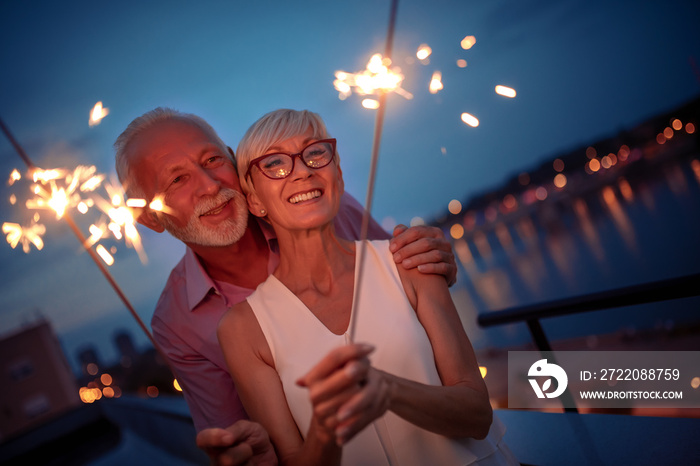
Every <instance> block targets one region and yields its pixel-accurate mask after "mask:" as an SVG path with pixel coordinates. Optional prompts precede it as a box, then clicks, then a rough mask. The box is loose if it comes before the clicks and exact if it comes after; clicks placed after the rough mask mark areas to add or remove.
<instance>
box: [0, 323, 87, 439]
mask: <svg viewBox="0 0 700 466" xmlns="http://www.w3.org/2000/svg"><path fill="white" fill-rule="evenodd" d="M0 387H2V388H1V389H0V441H3V440H4V439H6V438H8V437H11V436H13V435H15V434H18V433H21V432H22V431H24V430H27V429H29V428H31V427H34V426H36V425H39V424H42V423H44V422H46V421H47V420H49V419H51V418H54V417H56V416H58V415H60V414H62V413H64V412H66V411H68V410H70V409H72V408H74V407H76V406H78V405H80V398H79V396H78V386H77V383H76V381H75V377H74V375H73V372H72V371H71V368H70V366H69V365H68V361H67V360H66V358H65V356H64V354H63V350H62V348H61V346H60V344H59V342H58V338H57V337H56V334H55V333H54V331H53V329H52V327H51V325H50V324H49V323H48V322H47V321H46V320H41V321H39V322H37V323H35V324H32V325H31V326H29V327H25V328H23V329H21V330H19V331H17V332H15V333H13V334H10V335H7V336H4V337H2V338H0Z"/></svg>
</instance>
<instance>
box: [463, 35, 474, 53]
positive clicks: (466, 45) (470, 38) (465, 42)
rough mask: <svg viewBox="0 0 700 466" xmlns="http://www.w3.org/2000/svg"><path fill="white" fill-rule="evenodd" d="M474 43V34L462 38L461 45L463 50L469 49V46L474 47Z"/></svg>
mask: <svg viewBox="0 0 700 466" xmlns="http://www.w3.org/2000/svg"><path fill="white" fill-rule="evenodd" d="M474 44H476V37H474V36H467V37H465V38H464V39H462V42H461V44H460V45H461V46H462V48H463V49H464V50H469V49H470V48H472V47H474Z"/></svg>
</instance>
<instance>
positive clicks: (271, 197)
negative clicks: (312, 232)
mask: <svg viewBox="0 0 700 466" xmlns="http://www.w3.org/2000/svg"><path fill="white" fill-rule="evenodd" d="M317 140H318V138H316V137H314V135H313V132H312V130H311V128H309V129H308V130H307V131H306V132H304V133H303V134H299V135H296V136H293V137H291V138H289V139H285V140H283V141H279V142H277V143H275V144H273V145H272V146H270V148H269V149H268V150H267V151H266V152H265V154H272V153H279V152H282V153H286V154H298V153H300V152H301V151H302V150H303V149H304V148H306V147H307V146H308V145H309V144H311V143H313V142H315V141H317ZM262 155H264V154H262ZM250 176H251V179H252V181H253V186H254V189H253V191H251V193H249V194H248V206H249V208H250V211H251V212H252V213H253V215H257V216H259V217H267V218H268V219H269V221H270V223H272V225H273V226H275V227H280V228H283V229H286V230H299V229H309V228H315V227H320V226H322V225H324V224H326V223H328V222H330V221H331V220H332V219H333V217H335V214H336V213H337V212H338V207H339V205H340V198H341V196H342V194H343V190H344V183H343V174H342V171H341V169H340V166H338V162H337V159H336V158H335V157H334V159H333V161H331V163H329V164H328V165H326V166H325V167H322V168H310V167H308V166H306V165H305V164H304V163H302V161H301V160H295V162H294V169H293V171H292V172H291V173H290V174H289V176H287V177H286V178H281V179H270V178H268V177H267V176H265V175H264V174H263V173H261V172H260V170H259V169H258V168H257V167H254V168H253V169H252V170H251V172H250ZM263 210H264V211H265V213H264V214H262V213H261V211H263Z"/></svg>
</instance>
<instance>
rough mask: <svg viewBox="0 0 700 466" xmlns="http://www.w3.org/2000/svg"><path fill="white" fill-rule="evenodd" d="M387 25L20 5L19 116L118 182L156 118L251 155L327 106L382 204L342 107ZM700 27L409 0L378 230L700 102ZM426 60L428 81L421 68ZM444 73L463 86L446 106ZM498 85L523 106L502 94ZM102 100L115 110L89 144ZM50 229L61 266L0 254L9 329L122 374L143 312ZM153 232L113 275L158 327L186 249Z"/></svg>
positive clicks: (13, 48)
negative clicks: (432, 86) (123, 154)
mask: <svg viewBox="0 0 700 466" xmlns="http://www.w3.org/2000/svg"><path fill="white" fill-rule="evenodd" d="M388 14H389V2H388V1H374V0H373V1H370V0H358V1H354V2H342V3H341V2H328V1H298V2H285V1H272V0H263V1H256V2H223V1H222V2H215V1H205V2H197V3H195V2H184V1H168V2H164V1H160V2H156V1H154V2H129V1H126V2H88V1H72V2H40V1H25V2H3V3H2V5H0V42H1V43H2V44H3V47H2V48H1V49H0V63H2V69H3V71H2V73H1V74H0V83H1V86H0V117H1V118H2V119H3V120H4V121H5V123H6V124H7V125H8V126H9V127H10V128H11V129H12V131H13V132H14V134H15V137H16V138H17V139H18V140H19V141H20V143H21V144H22V145H23V146H24V148H25V150H26V151H27V153H28V154H29V156H30V157H31V158H32V159H33V160H34V162H35V163H36V164H37V165H39V166H42V167H44V168H53V167H65V168H71V169H72V168H74V167H75V166H77V165H79V164H93V165H96V166H97V168H98V171H100V172H102V173H105V174H108V175H111V174H113V172H114V169H113V150H112V143H113V141H114V139H115V138H116V137H117V136H118V134H119V133H120V132H121V131H122V130H123V129H124V127H125V126H126V125H127V124H128V122H129V121H131V119H133V118H134V117H136V116H138V115H140V114H142V113H143V112H145V111H147V110H150V109H152V108H154V107H156V106H171V107H174V108H177V109H179V110H183V111H188V112H193V113H197V114H199V115H201V116H202V117H204V118H205V119H207V120H208V121H209V122H210V123H211V124H212V125H213V126H214V128H215V129H216V130H217V131H218V132H219V133H220V134H221V136H222V138H223V139H224V140H225V141H226V142H227V143H229V144H230V145H231V146H232V147H234V148H235V146H236V144H237V142H238V139H239V138H240V136H241V135H242V134H243V133H244V132H245V130H246V129H247V127H248V126H249V125H250V124H251V123H252V122H253V121H254V120H255V119H257V118H258V117H259V116H261V115H262V114H264V113H266V112H268V111H270V110H273V109H275V108H279V107H291V108H298V109H301V108H308V109H311V110H314V111H317V112H319V113H320V114H321V115H322V116H323V117H324V119H325V120H326V122H327V125H328V127H329V130H330V131H331V133H332V134H333V135H334V136H335V137H336V138H337V139H338V148H339V151H340V153H341V156H342V165H343V171H344V175H345V179H346V187H347V189H348V190H349V191H350V192H351V193H352V194H354V195H355V196H356V197H357V198H358V199H359V200H360V201H361V202H363V201H364V198H365V190H366V175H367V170H368V167H369V159H370V153H371V146H372V135H373V127H374V117H375V113H374V112H373V111H370V110H366V109H364V108H362V107H361V105H360V98H359V97H358V96H356V95H353V96H351V97H350V98H349V99H347V100H345V101H341V100H340V99H338V93H337V92H336V91H335V90H334V88H333V85H332V82H333V78H334V73H335V71H336V70H345V71H350V72H355V71H360V70H362V69H364V67H365V65H366V63H367V61H368V60H369V58H370V57H371V55H372V54H373V53H376V52H381V51H383V49H384V42H385V39H386V26H387V21H388ZM699 19H700V4H698V2H697V1H691V0H686V1H681V0H670V1H668V0H665V1H661V0H652V1H648V2H633V1H580V0H567V1H548V0H539V1H534V0H524V1H511V0H498V1H488V2H486V1H483V2H475V1H442V0H437V1H432V2H427V1H416V0H412V1H409V0H404V1H400V2H399V9H398V17H397V24H396V35H395V40H394V54H393V58H394V64H395V65H397V66H400V67H401V70H402V72H403V74H404V75H405V81H404V84H403V87H404V88H405V89H406V90H408V91H410V92H411V93H412V94H413V95H414V98H413V99H412V100H406V99H404V98H402V97H400V96H396V95H392V96H390V98H389V101H388V107H387V116H386V121H385V125H384V137H383V140H382V146H381V153H380V162H379V172H378V178H377V187H376V191H375V200H374V204H373V214H374V216H375V217H376V218H377V219H379V220H380V221H383V220H386V221H387V223H391V222H392V221H398V222H403V223H407V222H409V221H410V220H411V219H412V218H413V217H415V216H420V217H424V218H426V219H429V218H431V217H433V216H435V215H437V214H438V213H439V212H441V211H443V210H444V209H445V208H446V206H447V203H448V202H449V201H450V200H452V199H455V198H456V199H460V200H463V201H464V200H467V199H468V198H469V197H471V196H473V195H476V194H478V193H479V192H483V191H484V190H488V189H489V188H491V187H494V186H497V185H498V184H499V183H501V182H502V181H503V180H505V179H507V178H509V177H510V176H512V175H513V174H516V173H518V172H520V171H524V170H527V169H529V168H533V167H535V166H537V165H538V164H539V162H541V161H542V160H545V159H548V158H551V157H552V156H554V155H556V154H557V153H558V152H560V151H565V150H568V149H571V148H574V147H577V146H579V145H581V144H585V143H587V142H593V141H595V140H597V139H599V138H601V137H605V136H608V135H610V134H613V133H615V132H616V131H618V130H620V129H623V128H625V127H627V126H631V125H633V124H635V123H637V122H639V121H642V120H644V119H645V118H647V117H649V116H652V115H654V114H656V113H659V112H662V111H665V110H669V109H671V108H673V107H675V106H677V105H679V104H682V103H684V102H686V101H687V100H689V99H690V98H692V97H694V96H696V95H698V93H700V30H699V29H698V28H697V21H698V20H699ZM466 35H474V36H475V37H476V40H477V42H476V44H475V46H474V47H473V48H472V49H470V50H463V49H462V48H461V47H460V41H461V39H462V38H464V37H465V36H466ZM423 43H425V44H428V45H429V46H430V47H431V48H432V50H433V54H432V56H431V57H430V63H429V64H422V63H420V62H419V61H418V60H416V59H415V52H416V49H417V48H418V46H419V45H420V44H423ZM458 59H465V60H466V61H467V63H468V65H467V67H466V68H459V67H458V66H457V65H456V61H457V60H458ZM693 60H694V63H695V65H694V67H693V64H692V63H693ZM434 71H441V72H442V82H443V84H444V89H443V90H442V91H441V92H439V93H438V94H436V95H432V94H430V93H429V92H428V83H429V81H430V77H431V75H432V74H433V72H434ZM497 84H503V85H507V86H510V87H513V88H514V89H516V90H517V92H518V95H517V97H516V98H515V99H506V98H503V97H501V96H498V95H496V94H495V93H494V86H495V85H497ZM97 101H102V102H103V103H104V106H105V107H107V108H109V111H110V113H109V115H108V116H107V117H106V118H105V119H104V120H103V122H102V123H101V124H100V125H99V126H95V127H92V128H90V127H89V126H88V113H89V111H90V109H91V108H92V106H93V105H94V104H95V102H97ZM462 112H469V113H471V114H473V115H475V116H477V117H478V118H479V120H480V122H481V124H480V126H479V127H477V128H471V127H469V126H466V125H465V124H464V123H462V122H461V120H460V114H461V113H462ZM13 168H19V169H23V168H24V167H23V166H22V163H21V161H20V159H19V158H18V157H17V156H16V155H15V153H14V151H13V149H12V147H11V145H10V144H9V142H8V141H7V140H6V139H5V138H4V137H0V175H1V176H3V177H7V176H9V174H10V172H11V171H12V169H13ZM11 194H15V195H16V196H17V197H18V198H20V197H22V196H24V194H23V193H22V192H19V191H18V189H17V186H12V187H10V186H7V185H6V184H3V185H2V187H1V188H0V199H1V200H2V203H1V204H0V220H1V221H2V222H6V221H7V222H16V223H26V222H28V221H29V218H30V215H31V213H28V212H27V211H26V209H23V208H21V207H18V206H16V205H15V206H13V205H10V204H9V203H8V202H7V201H6V200H7V199H8V198H9V196H10V195H11ZM388 217H390V218H388ZM392 219H393V220H392ZM42 223H44V224H45V225H46V227H47V233H46V235H45V236H44V239H45V242H46V246H45V248H44V249H43V250H42V251H39V252H37V251H33V252H31V253H30V254H24V253H23V252H22V251H21V250H12V249H11V248H10V247H9V246H7V245H5V246H2V245H0V261H1V263H2V269H1V270H0V277H1V278H2V280H0V332H2V331H6V330H8V329H12V328H15V327H16V326H17V325H19V324H21V323H22V322H24V321H29V320H31V319H33V318H34V317H33V316H35V315H37V314H39V313H40V314H42V315H44V316H45V317H47V318H49V319H50V320H51V321H52V322H53V324H54V327H55V328H56V329H57V331H58V332H59V333H60V334H61V335H62V336H63V342H64V345H65V346H66V348H67V349H68V351H69V353H70V354H71V355H72V352H73V351H74V350H75V348H78V347H79V346H80V345H83V344H86V343H90V342H93V343H95V344H99V345H100V351H101V352H102V353H103V354H104V356H105V357H110V356H111V354H110V351H111V343H109V342H108V343H106V344H105V343H104V342H103V340H109V339H111V333H110V332H111V331H112V328H113V327H112V325H121V326H127V327H129V328H133V324H131V323H130V318H129V317H128V315H127V314H126V310H125V309H124V307H123V306H122V304H121V302H120V301H119V300H118V299H117V297H116V295H115V294H114V292H113V291H112V290H111V288H110V287H109V286H108V285H107V283H106V282H105V280H104V279H103V278H102V277H101V276H100V275H99V272H98V271H97V269H96V267H95V266H94V264H92V262H91V260H90V259H89V258H88V257H87V255H86V254H85V253H84V252H81V248H80V245H79V244H78V242H77V240H76V239H75V237H74V236H73V235H72V234H71V233H70V230H69V229H68V228H67V227H66V225H65V224H64V223H63V222H60V221H56V220H55V217H52V216H51V215H48V214H43V215H42ZM140 231H141V233H142V235H143V240H144V246H145V250H146V253H147V254H148V256H149V263H148V265H143V264H141V263H140V262H139V260H138V257H137V256H136V254H135V253H134V251H133V250H131V249H127V248H126V247H124V245H123V243H122V244H118V245H117V249H118V252H117V254H116V257H117V262H116V264H115V265H114V266H112V267H111V269H110V270H111V272H112V273H113V274H114V276H115V278H116V279H117V282H118V283H119V284H120V285H121V286H122V288H123V289H124V291H125V293H126V295H127V296H128V297H129V299H130V300H131V301H132V303H133V304H134V306H135V307H136V308H137V310H138V312H139V314H140V315H141V316H142V318H143V319H144V320H146V321H149V320H150V316H151V314H152V310H153V307H154V305H155V301H156V300H157V297H158V294H159V292H160V289H161V287H162V285H163V283H164V282H165V279H166V277H167V274H168V272H169V270H170V268H171V267H172V265H174V264H175V263H176V261H177V260H178V258H179V256H180V255H181V252H182V247H181V246H180V245H179V244H178V243H177V242H176V241H174V240H172V239H170V238H169V237H167V236H166V235H156V234H149V232H147V231H146V230H145V229H142V230H140ZM86 234H87V233H86ZM106 322H109V325H106V324H105V323H106ZM135 333H136V330H135Z"/></svg>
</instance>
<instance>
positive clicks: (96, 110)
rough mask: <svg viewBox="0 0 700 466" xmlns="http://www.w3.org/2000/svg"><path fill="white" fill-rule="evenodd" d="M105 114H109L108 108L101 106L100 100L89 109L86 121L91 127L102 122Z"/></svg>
mask: <svg viewBox="0 0 700 466" xmlns="http://www.w3.org/2000/svg"><path fill="white" fill-rule="evenodd" d="M107 115H109V109H108V108H105V107H102V102H97V103H96V104H95V106H94V107H92V110H91V111H90V120H89V121H88V124H89V125H90V126H91V127H92V126H96V125H99V124H100V123H101V122H102V119H103V118H104V117H106V116H107Z"/></svg>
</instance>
